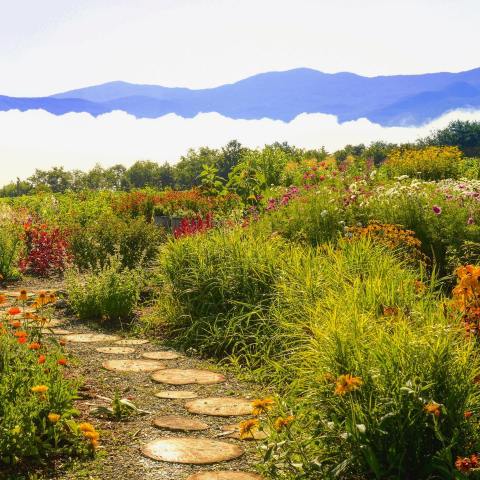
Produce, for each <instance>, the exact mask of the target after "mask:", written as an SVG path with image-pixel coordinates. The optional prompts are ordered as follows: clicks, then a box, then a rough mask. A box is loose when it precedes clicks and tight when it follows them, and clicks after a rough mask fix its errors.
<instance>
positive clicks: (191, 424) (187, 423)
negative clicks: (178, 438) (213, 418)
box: [153, 415, 209, 432]
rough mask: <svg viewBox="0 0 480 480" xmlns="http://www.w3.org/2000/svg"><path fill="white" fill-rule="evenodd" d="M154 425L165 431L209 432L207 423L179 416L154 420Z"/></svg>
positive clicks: (166, 416) (167, 416) (168, 416)
mask: <svg viewBox="0 0 480 480" xmlns="http://www.w3.org/2000/svg"><path fill="white" fill-rule="evenodd" d="M153 424H154V425H155V426H156V427H158V428H163V429H164V430H174V431H175V430H178V431H182V432H189V431H200V430H207V429H208V428H209V426H208V424H207V423H204V422H201V421H200V420H196V419H195V418H190V417H181V416H177V415H165V416H162V417H157V418H155V419H154V420H153Z"/></svg>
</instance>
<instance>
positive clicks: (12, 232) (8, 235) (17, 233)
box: [0, 221, 23, 280]
mask: <svg viewBox="0 0 480 480" xmlns="http://www.w3.org/2000/svg"><path fill="white" fill-rule="evenodd" d="M21 235H22V229H21V227H20V226H18V225H16V224H14V223H12V222H8V221H5V222H3V223H2V225H0V279H3V280H14V279H16V278H18V277H19V275H20V272H19V269H18V263H19V260H20V254H21V252H22V248H23V244H22V240H21Z"/></svg>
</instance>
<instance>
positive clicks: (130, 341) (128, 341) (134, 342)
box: [115, 338, 148, 347]
mask: <svg viewBox="0 0 480 480" xmlns="http://www.w3.org/2000/svg"><path fill="white" fill-rule="evenodd" d="M146 343H148V340H141V339H139V338H130V339H125V340H118V342H115V345H121V346H123V347H128V346H130V345H145V344H146Z"/></svg>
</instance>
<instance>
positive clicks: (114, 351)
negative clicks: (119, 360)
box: [95, 347, 135, 355]
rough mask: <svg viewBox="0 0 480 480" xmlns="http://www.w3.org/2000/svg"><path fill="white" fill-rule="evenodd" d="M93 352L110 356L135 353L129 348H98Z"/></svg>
mask: <svg viewBox="0 0 480 480" xmlns="http://www.w3.org/2000/svg"><path fill="white" fill-rule="evenodd" d="M95 350H96V351H97V352H99V353H109V354H112V355H127V354H129V353H135V349H134V348H129V347H99V348H96V349H95Z"/></svg>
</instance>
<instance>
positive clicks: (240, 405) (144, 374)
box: [17, 286, 261, 480]
mask: <svg viewBox="0 0 480 480" xmlns="http://www.w3.org/2000/svg"><path fill="white" fill-rule="evenodd" d="M48 287H50V288H52V287H51V286H48ZM17 288H18V287H17ZM59 306H60V307H61V306H62V305H61V303H60V305H59ZM47 334H50V335H55V336H57V337H58V338H59V339H61V340H63V341H64V342H65V350H66V353H67V354H68V355H69V356H70V361H69V367H68V370H67V372H68V373H67V375H69V376H71V377H72V378H79V379H81V380H82V386H81V387H80V398H79V399H78V400H77V401H76V402H75V403H76V405H75V406H76V408H77V409H78V410H79V411H80V412H81V419H82V421H87V422H90V423H92V424H94V425H95V427H96V428H97V430H98V431H99V432H100V434H101V440H100V447H99V450H98V453H97V456H96V458H95V459H93V460H87V461H78V462H76V463H74V464H73V465H72V464H69V465H63V464H61V463H57V464H56V465H54V466H53V468H52V469H51V470H49V472H48V473H45V472H39V474H38V475H37V477H36V478H42V479H47V478H48V479H59V480H73V479H75V480H77V479H88V480H97V479H98V480H113V479H115V480H119V479H125V480H167V479H168V480H187V479H188V480H259V479H261V477H260V476H258V475H256V474H255V473H252V472H253V470H254V469H253V465H254V463H255V462H256V461H258V458H257V453H256V448H255V446H254V445H253V444H254V443H255V439H243V440H241V439H240V436H239V432H238V429H237V424H238V422H241V421H242V420H245V419H248V418H250V416H251V414H252V406H251V400H253V399H254V398H255V393H256V392H255V386H254V385H253V386H252V385H251V384H249V385H248V386H245V384H242V383H241V382H239V381H238V380H237V379H236V378H234V377H233V376H232V375H230V374H222V373H219V372H218V371H217V369H216V368H214V366H213V365H212V364H209V363H208V362H205V361H202V360H201V359H199V358H195V357H191V356H187V355H185V354H181V353H178V352H175V351H172V350H170V349H168V348H166V347H165V346H164V345H162V342H161V341H158V339H146V338H142V339H140V338H127V337H125V336H124V334H123V333H122V332H118V331H113V332H112V331H108V332H106V331H100V330H99V329H98V327H97V326H96V325H95V326H92V325H88V324H85V323H83V322H80V321H78V320H77V319H75V318H73V317H71V316H69V315H67V312H65V310H62V309H61V308H60V309H57V310H56V313H55V321H54V323H53V324H52V325H51V328H50V330H49V331H48V333H47ZM116 396H117V398H122V399H126V400H127V401H128V402H131V404H133V405H134V406H135V407H136V408H138V409H139V410H140V411H139V412H134V413H133V414H131V415H128V416H126V418H124V419H122V420H116V419H114V418H112V417H111V416H109V415H108V414H107V409H108V408H111V407H112V400H113V399H114V398H115V397H116ZM124 408H125V411H127V410H129V408H128V407H124ZM257 435H259V434H258V433H257ZM260 436H261V435H260ZM248 440H250V441H248ZM251 440H254V441H251Z"/></svg>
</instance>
